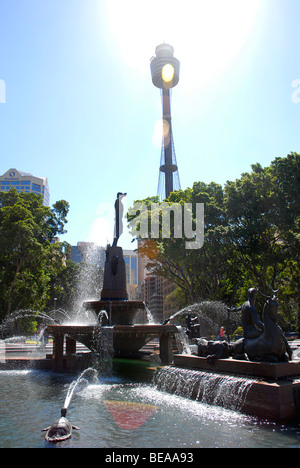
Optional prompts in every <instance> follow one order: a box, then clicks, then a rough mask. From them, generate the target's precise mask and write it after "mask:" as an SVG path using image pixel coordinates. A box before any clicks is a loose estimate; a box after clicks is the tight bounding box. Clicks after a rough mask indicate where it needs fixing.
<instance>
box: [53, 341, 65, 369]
mask: <svg viewBox="0 0 300 468" xmlns="http://www.w3.org/2000/svg"><path fill="white" fill-rule="evenodd" d="M63 355H64V335H63V334H61V333H55V334H54V335H53V372H60V371H62V370H63Z"/></svg>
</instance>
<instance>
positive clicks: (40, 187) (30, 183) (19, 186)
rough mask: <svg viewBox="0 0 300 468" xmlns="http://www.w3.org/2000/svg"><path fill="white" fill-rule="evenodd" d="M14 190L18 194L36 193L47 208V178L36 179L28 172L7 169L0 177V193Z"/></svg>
mask: <svg viewBox="0 0 300 468" xmlns="http://www.w3.org/2000/svg"><path fill="white" fill-rule="evenodd" d="M11 188H15V189H16V191H17V192H18V193H20V192H25V193H36V194H37V195H41V196H42V197H43V204H44V205H45V206H49V203H50V194H49V185H48V179H47V177H36V176H34V175H32V174H29V173H28V172H22V171H18V170H17V169H9V170H8V171H7V172H5V174H3V175H2V176H0V191H1V192H9V191H10V189H11Z"/></svg>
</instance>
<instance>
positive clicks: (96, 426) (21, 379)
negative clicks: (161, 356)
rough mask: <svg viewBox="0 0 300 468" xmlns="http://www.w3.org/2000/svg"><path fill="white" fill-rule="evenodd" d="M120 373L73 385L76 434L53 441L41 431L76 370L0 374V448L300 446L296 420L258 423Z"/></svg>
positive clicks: (56, 410) (60, 403)
mask: <svg viewBox="0 0 300 468" xmlns="http://www.w3.org/2000/svg"><path fill="white" fill-rule="evenodd" d="M132 365H133V366H134V363H132ZM144 366H145V364H144ZM136 367H138V364H136ZM121 375H122V373H120V372H118V376H114V375H112V376H110V377H101V376H100V377H98V379H97V380H96V381H95V380H93V381H92V383H91V384H88V385H84V386H83V387H81V386H80V385H79V386H78V388H76V390H75V391H74V394H73V396H72V400H71V402H70V406H69V409H68V419H69V420H70V422H71V423H72V424H74V425H76V426H79V427H80V431H78V432H76V433H73V436H72V438H71V439H69V440H67V441H65V442H61V443H59V444H57V445H55V446H54V445H51V444H49V443H47V442H46V441H45V440H44V433H42V432H41V429H42V428H43V427H46V426H48V425H49V424H51V423H52V422H53V421H54V420H56V419H57V418H58V417H59V413H60V408H61V407H62V406H63V403H64V401H65V398H66V395H67V393H68V390H69V388H70V385H71V384H72V382H73V381H74V375H73V376H71V375H70V374H55V373H52V372H45V371H36V370H26V371H1V372H0V389H1V400H0V447H1V448H4V447H13V448H15V447H36V448H39V447H40V448H43V447H50V446H51V447H65V448H71V447H87V448H88V447H99V448H107V449H108V448H120V449H121V448H129V449H130V448H151V449H155V448H182V449H191V448H201V447H300V427H299V426H298V425H295V426H293V425H276V424H274V423H268V422H262V421H259V420H258V419H257V418H253V417H249V416H245V415H243V414H241V413H238V412H236V411H232V410H227V409H224V408H220V407H217V406H211V405H207V404H204V403H201V402H195V401H191V400H189V399H186V398H183V397H180V396H176V395H170V394H168V393H164V392H163V391H160V390H158V389H157V387H156V386H155V385H152V384H149V383H140V382H138V381H136V380H134V379H132V378H131V377H130V378H128V377H123V376H122V377H121ZM114 407H115V409H116V411H113V410H114ZM130 415H132V420H131V419H130ZM125 417H126V418H125ZM124 418H125V419H126V424H127V425H125V427H124V420H125V419H124ZM131 421H132V422H133V424H131ZM122 426H123V427H122Z"/></svg>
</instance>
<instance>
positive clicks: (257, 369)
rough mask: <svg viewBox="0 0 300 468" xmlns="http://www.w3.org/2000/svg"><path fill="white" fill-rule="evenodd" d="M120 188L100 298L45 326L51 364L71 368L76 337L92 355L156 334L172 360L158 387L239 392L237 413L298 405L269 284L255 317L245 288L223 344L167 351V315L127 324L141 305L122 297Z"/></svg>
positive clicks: (205, 393)
mask: <svg viewBox="0 0 300 468" xmlns="http://www.w3.org/2000/svg"><path fill="white" fill-rule="evenodd" d="M125 195H126V194H123V193H118V194H117V199H116V202H115V235H114V240H113V244H112V245H111V246H110V245H109V246H108V247H107V249H106V262H105V269H104V281H103V289H102V292H101V298H100V299H99V300H97V301H88V302H85V303H84V307H85V309H86V310H88V311H93V312H94V313H95V314H96V315H97V316H98V323H97V324H95V325H78V324H73V325H70V324H66V325H58V324H55V325H49V326H48V329H49V331H50V332H51V333H52V335H53V342H54V345H53V356H52V362H53V369H54V371H61V370H68V369H71V370H72V368H73V367H74V360H73V357H74V354H75V352H76V341H79V342H81V343H83V344H85V345H86V346H87V347H88V348H90V349H91V351H93V352H95V353H98V354H99V352H100V351H101V349H102V350H103V347H104V348H105V347H106V348H107V347H109V346H110V344H112V348H113V350H112V354H113V356H117V357H135V356H136V354H137V352H138V351H139V350H140V348H142V347H143V345H144V344H146V343H147V342H148V341H150V340H151V339H153V338H154V337H157V338H159V341H160V358H161V362H162V363H163V364H172V365H171V366H170V365H167V366H166V367H163V368H162V369H161V370H160V371H158V372H157V373H156V375H155V377H154V382H155V385H157V387H158V388H160V389H162V390H165V391H169V392H171V393H176V394H183V395H184V396H188V397H189V398H193V399H196V400H201V401H204V402H207V403H212V404H217V405H219V404H220V405H221V406H222V405H224V404H225V403H224V398H223V397H224V393H225V394H226V395H227V396H228V395H229V400H230V401H229V402H228V401H227V402H226V405H228V403H229V405H230V404H231V402H232V401H233V399H234V396H236V395H240V394H242V396H243V398H242V400H241V401H242V407H241V408H239V409H240V410H241V411H242V412H245V413H249V414H253V415H257V416H260V417H263V418H268V419H272V420H286V419H290V418H293V417H295V415H296V414H298V413H299V412H300V363H299V362H297V361H292V360H291V359H292V351H291V348H290V347H289V345H288V343H287V341H286V339H285V337H284V335H283V332H282V330H281V328H280V327H279V326H278V324H277V308H278V298H277V296H276V291H273V292H272V295H271V296H266V297H265V299H266V302H265V306H264V310H263V321H262V322H261V321H260V320H259V318H258V314H257V311H256V308H255V305H254V303H255V295H256V292H257V291H256V289H254V288H251V289H250V290H249V297H248V300H247V301H246V302H245V303H244V305H243V306H242V308H241V311H242V322H243V329H244V337H243V338H242V339H240V340H238V341H237V342H236V343H231V344H229V343H227V342H226V341H223V342H220V341H215V342H212V341H207V340H206V339H203V338H200V339H198V341H197V346H196V349H197V351H196V352H195V351H194V352H193V354H192V353H189V354H177V355H174V356H173V354H172V350H171V340H172V338H173V337H174V335H176V334H177V333H178V329H177V327H176V326H175V325H172V324H170V322H171V317H170V319H168V320H166V321H165V322H164V323H163V324H161V325H151V324H136V323H135V320H136V316H137V313H138V311H139V310H141V309H143V308H144V307H145V305H144V303H143V302H141V301H130V300H128V295H127V291H126V274H125V262H124V258H123V251H122V248H121V247H119V246H118V245H117V243H118V240H119V237H120V236H121V234H122V230H123V229H122V222H121V219H122V210H123V207H122V203H121V200H122V198H123V197H124V196H125ZM178 313H179V312H178ZM178 313H176V314H174V316H173V317H175V316H177V314H178ZM107 336H108V337H109V339H108V341H106V342H105V337H107ZM65 337H66V355H64V354H63V349H64V338H65ZM107 343H108V344H107ZM224 389H225V391H224ZM220 395H221V396H222V397H221V398H220ZM227 400H228V398H227Z"/></svg>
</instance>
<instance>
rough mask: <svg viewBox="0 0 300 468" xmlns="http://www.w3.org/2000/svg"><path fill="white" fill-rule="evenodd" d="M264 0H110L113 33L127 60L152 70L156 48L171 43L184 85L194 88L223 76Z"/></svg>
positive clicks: (141, 70)
mask: <svg viewBox="0 0 300 468" xmlns="http://www.w3.org/2000/svg"><path fill="white" fill-rule="evenodd" d="M261 4H262V0H243V1H241V0H226V1H224V0H209V1H208V0H185V2H183V1H182V0H151V2H148V1H147V2H146V1H143V0H127V1H124V0H106V13H107V19H108V23H109V27H110V29H111V31H112V36H113V38H114V39H115V41H116V43H117V47H118V49H119V51H120V54H121V56H122V57H123V60H124V61H125V63H126V64H127V65H128V66H130V67H132V68H134V69H135V70H137V71H138V72H139V73H142V74H143V75H146V74H149V63H150V57H151V56H152V55H154V52H155V47H156V46H157V45H158V44H160V43H162V42H164V41H165V42H168V43H170V44H172V46H173V47H174V50H175V56H176V57H177V58H178V59H179V60H180V62H181V64H182V67H181V77H180V80H181V84H182V85H183V84H184V82H185V84H186V86H187V87H188V88H189V89H191V88H194V87H195V86H197V87H199V86H201V85H202V84H204V83H207V82H209V81H211V80H212V79H213V78H214V77H216V76H218V74H220V72H222V70H224V69H225V68H226V67H227V66H228V65H229V64H230V63H231V62H232V61H233V60H234V58H235V57H236V55H237V54H238V53H239V51H240V50H241V48H242V47H243V45H244V43H245V41H246V39H247V37H248V35H249V33H250V32H251V29H252V27H253V25H254V21H255V19H256V17H257V14H258V12H259V9H260V7H261Z"/></svg>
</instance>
